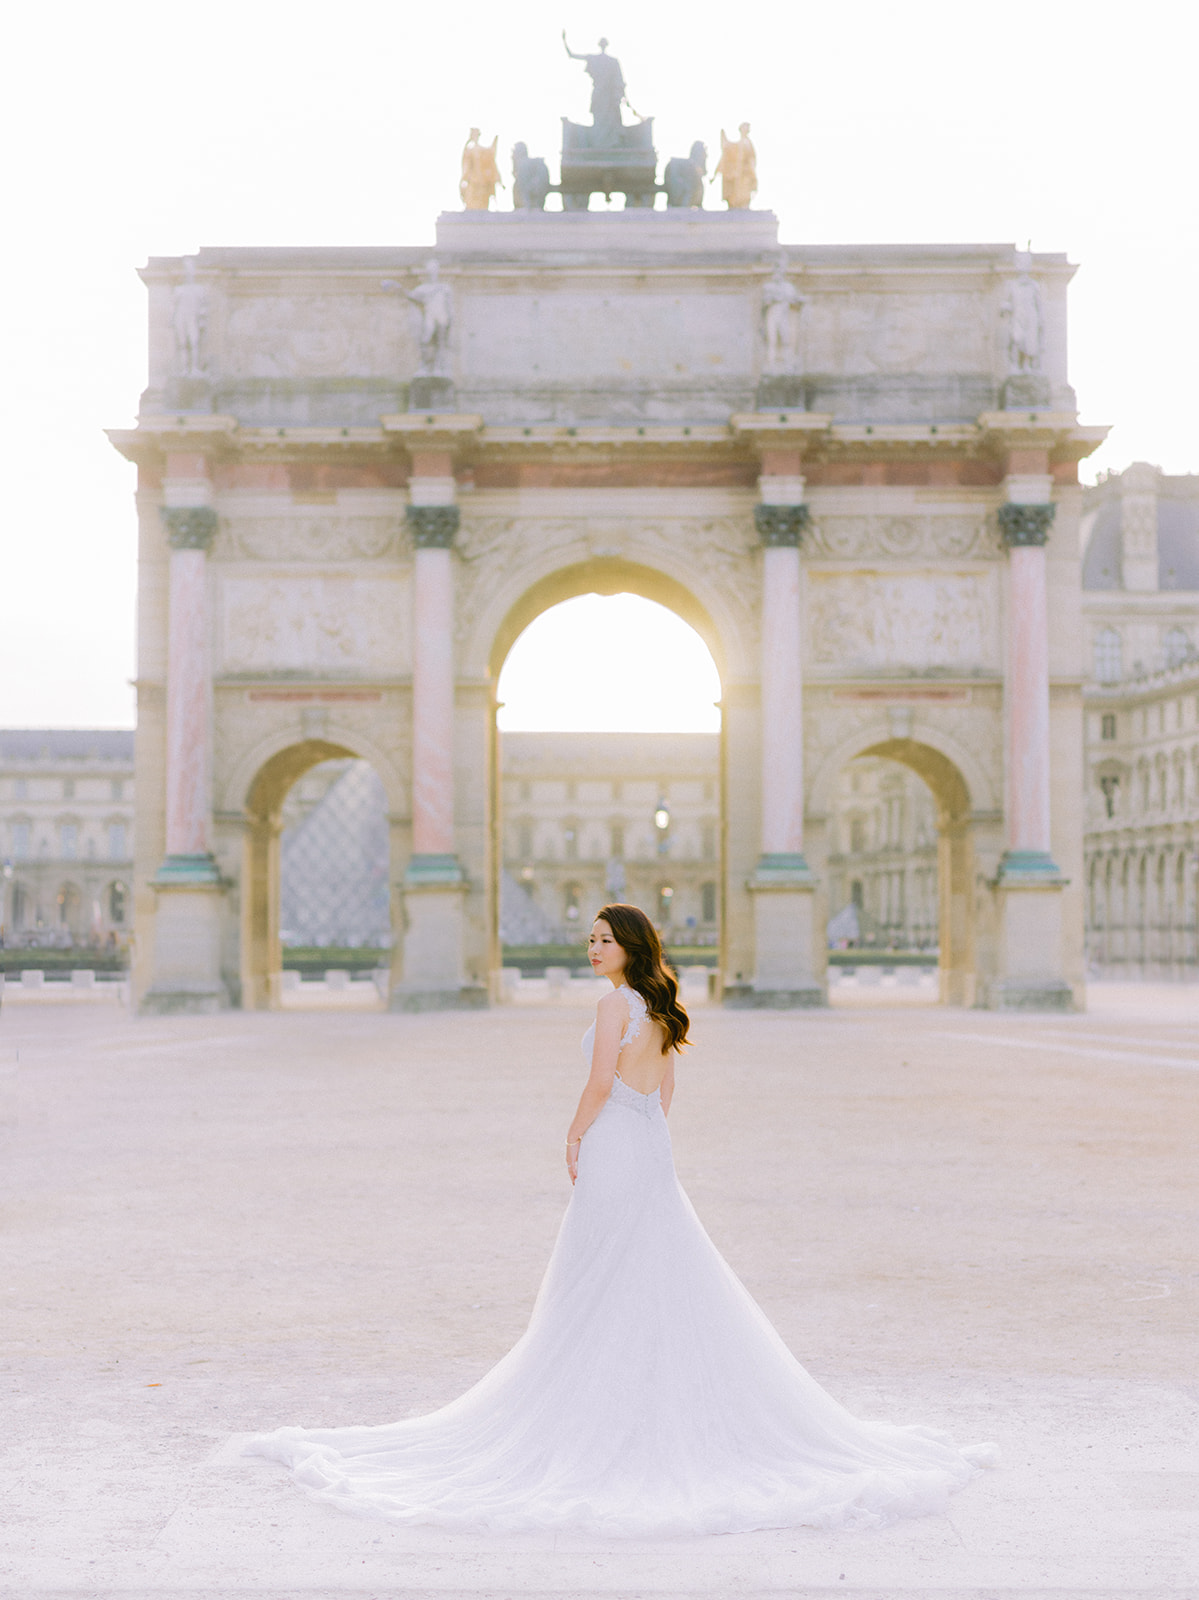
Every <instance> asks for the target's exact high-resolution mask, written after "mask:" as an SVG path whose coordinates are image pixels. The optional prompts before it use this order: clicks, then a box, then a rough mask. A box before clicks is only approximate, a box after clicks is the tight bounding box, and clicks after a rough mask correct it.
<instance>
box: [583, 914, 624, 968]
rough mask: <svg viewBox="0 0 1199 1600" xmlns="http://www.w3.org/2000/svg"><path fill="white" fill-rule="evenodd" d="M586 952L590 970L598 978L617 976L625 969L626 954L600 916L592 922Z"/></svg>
mask: <svg viewBox="0 0 1199 1600" xmlns="http://www.w3.org/2000/svg"><path fill="white" fill-rule="evenodd" d="M587 954H588V956H589V957H590V960H591V967H592V971H593V972H595V974H596V975H597V977H600V978H619V977H620V974H621V973H622V972H623V971H624V969H625V962H626V961H627V960H628V956H627V955H626V953H625V952H624V951H623V950H622V949H621V947H620V946H619V945H618V944H617V942H616V939H615V938H614V936H613V933H612V929H611V928H610V927H609V926H608V924H607V923H606V922H605V921H604V919H603V918H602V917H599V918H597V920H596V921H595V922H594V923H593V924H592V928H591V934H590V936H589V937H588V940H587Z"/></svg>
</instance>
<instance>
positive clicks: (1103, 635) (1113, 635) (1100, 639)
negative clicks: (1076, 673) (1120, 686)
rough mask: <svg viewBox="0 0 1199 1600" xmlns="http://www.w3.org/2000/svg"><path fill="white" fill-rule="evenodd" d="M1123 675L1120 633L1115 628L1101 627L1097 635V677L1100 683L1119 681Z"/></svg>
mask: <svg viewBox="0 0 1199 1600" xmlns="http://www.w3.org/2000/svg"><path fill="white" fill-rule="evenodd" d="M1123 676H1124V666H1123V661H1122V653H1121V646H1120V635H1119V633H1118V632H1117V631H1116V629H1115V628H1100V630H1099V632H1098V633H1097V634H1096V635H1095V677H1096V679H1097V680H1098V681H1099V682H1100V683H1119V681H1120V679H1121V678H1122V677H1123Z"/></svg>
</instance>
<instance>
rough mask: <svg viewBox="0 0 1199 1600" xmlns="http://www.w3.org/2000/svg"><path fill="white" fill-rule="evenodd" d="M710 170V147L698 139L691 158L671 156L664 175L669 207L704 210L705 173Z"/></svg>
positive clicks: (692, 148)
mask: <svg viewBox="0 0 1199 1600" xmlns="http://www.w3.org/2000/svg"><path fill="white" fill-rule="evenodd" d="M707 170H708V147H707V145H705V144H704V143H703V142H702V141H701V140H699V139H697V140H696V141H695V143H694V144H693V145H692V146H691V154H690V155H689V156H671V158H670V160H669V161H668V162H667V163H666V170H665V172H664V173H663V174H662V178H663V188H664V189H665V190H666V204H667V206H668V207H690V208H692V209H695V208H699V209H701V210H702V209H703V203H704V173H705V172H706V171H707Z"/></svg>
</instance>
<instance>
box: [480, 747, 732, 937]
mask: <svg viewBox="0 0 1199 1600" xmlns="http://www.w3.org/2000/svg"><path fill="white" fill-rule="evenodd" d="M501 751H502V757H501V771H502V774H503V840H504V867H505V870H506V871H507V872H508V874H509V876H510V878H511V879H512V880H514V883H515V884H518V885H519V886H520V888H521V889H522V890H523V891H524V893H525V895H526V896H527V897H528V898H529V899H530V900H532V902H533V904H534V905H535V906H536V907H537V908H538V910H539V912H540V914H541V918H540V920H541V927H542V928H543V930H544V936H553V937H554V938H561V939H570V940H573V939H577V938H581V937H582V935H583V933H584V932H585V931H586V929H587V927H588V926H589V925H590V919H591V917H592V916H593V915H594V913H595V910H596V908H597V907H598V906H601V905H603V903H604V901H605V900H629V901H631V902H632V903H633V904H634V905H639V906H641V907H642V909H643V910H645V911H646V912H647V913H648V914H649V915H650V916H651V917H652V918H653V920H654V922H655V923H656V924H657V926H658V928H659V929H660V931H661V933H662V935H663V937H664V938H665V939H667V940H668V941H670V942H672V943H677V944H701V945H712V946H715V945H716V944H717V940H718V937H719V929H720V738H719V735H717V734H714V733H505V734H502V735H501ZM501 933H502V934H504V937H505V939H506V940H508V942H511V943H520V942H522V941H521V940H520V938H519V937H518V936H517V935H516V929H514V934H513V936H512V937H511V938H510V939H509V936H508V934H507V932H506V930H504V928H503V927H501Z"/></svg>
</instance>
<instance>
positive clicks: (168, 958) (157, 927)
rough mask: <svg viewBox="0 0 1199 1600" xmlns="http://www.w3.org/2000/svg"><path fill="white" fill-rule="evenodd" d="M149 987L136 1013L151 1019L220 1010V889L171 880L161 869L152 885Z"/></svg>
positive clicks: (224, 1000) (223, 993)
mask: <svg viewBox="0 0 1199 1600" xmlns="http://www.w3.org/2000/svg"><path fill="white" fill-rule="evenodd" d="M154 889H155V892H156V894H157V899H158V905H157V909H156V911H155V914H154V982H153V984H152V985H151V987H150V988H149V989H148V990H147V992H146V994H145V996H144V998H143V1000H142V1004H141V1010H142V1011H143V1012H145V1013H147V1014H148V1015H151V1016H170V1015H174V1014H179V1013H188V1014H191V1015H197V1016H207V1015H210V1014H211V1013H212V1012H215V1011H224V1010H225V1009H226V1008H227V1007H228V1005H229V995H228V992H227V990H226V988H225V984H224V981H223V979H222V977H221V967H220V950H221V918H222V915H223V905H224V898H225V893H224V885H223V883H222V882H221V881H220V879H219V877H218V878H217V879H216V880H215V881H212V882H204V881H198V882H191V883H189V882H186V881H183V878H182V874H180V877H179V881H171V879H170V877H169V876H168V875H167V870H166V868H164V869H163V871H162V872H160V873H159V874H158V876H157V877H156V878H155V880H154Z"/></svg>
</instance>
